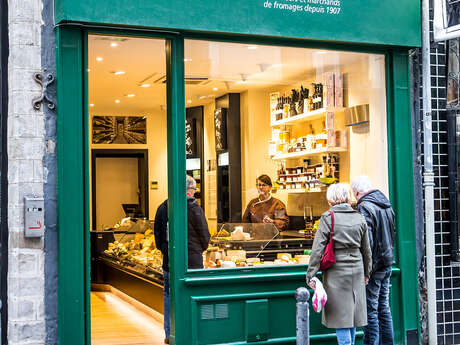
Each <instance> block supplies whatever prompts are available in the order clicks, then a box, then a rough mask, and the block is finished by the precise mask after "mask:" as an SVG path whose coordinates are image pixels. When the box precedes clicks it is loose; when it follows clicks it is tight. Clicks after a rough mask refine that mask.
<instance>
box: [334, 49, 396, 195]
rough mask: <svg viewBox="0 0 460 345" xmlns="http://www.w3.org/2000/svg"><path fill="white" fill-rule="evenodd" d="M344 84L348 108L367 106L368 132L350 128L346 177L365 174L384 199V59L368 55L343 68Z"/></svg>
mask: <svg viewBox="0 0 460 345" xmlns="http://www.w3.org/2000/svg"><path fill="white" fill-rule="evenodd" d="M343 71H344V73H345V75H346V77H347V78H346V81H347V84H348V103H349V106H354V105H359V104H365V103H369V116H370V121H369V131H367V132H364V133H359V128H356V127H352V128H351V129H350V132H349V134H350V136H349V138H350V141H349V144H350V147H351V148H352V149H351V150H349V152H350V163H349V166H350V178H351V179H353V178H354V177H356V176H359V175H368V176H369V178H370V179H371V181H372V183H373V187H374V188H376V189H380V190H381V191H382V192H383V193H384V194H386V195H387V196H388V191H389V188H388V139H387V116H386V90H385V60H384V57H383V56H380V55H369V56H366V57H364V58H363V60H362V62H361V63H358V64H353V65H349V66H345V67H344V69H343Z"/></svg>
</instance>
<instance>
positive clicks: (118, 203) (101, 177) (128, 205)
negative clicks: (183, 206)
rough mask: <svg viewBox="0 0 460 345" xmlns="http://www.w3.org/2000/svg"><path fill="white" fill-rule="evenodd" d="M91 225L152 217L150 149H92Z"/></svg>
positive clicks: (102, 226) (98, 226) (106, 225)
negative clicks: (149, 183) (150, 212)
mask: <svg viewBox="0 0 460 345" xmlns="http://www.w3.org/2000/svg"><path fill="white" fill-rule="evenodd" d="M91 167H92V168H91V171H92V174H91V178H92V181H93V183H92V193H91V194H92V203H93V204H92V210H93V214H92V229H93V230H104V229H107V228H110V227H112V226H113V225H114V224H117V222H119V221H120V220H121V219H122V218H124V217H133V218H146V219H148V218H149V199H148V196H147V192H148V150H97V149H95V150H92V162H91Z"/></svg>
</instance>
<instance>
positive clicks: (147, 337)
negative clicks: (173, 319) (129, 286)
mask: <svg viewBox="0 0 460 345" xmlns="http://www.w3.org/2000/svg"><path fill="white" fill-rule="evenodd" d="M163 341H164V330H163V323H162V322H158V321H157V320H156V319H154V318H153V317H151V316H149V315H147V314H145V313H144V312H142V311H139V310H138V309H136V308H135V307H133V306H132V305H130V304H129V303H127V302H125V301H123V300H122V299H120V298H119V297H117V296H115V295H114V294H113V293H110V292H91V344H92V345H160V344H163Z"/></svg>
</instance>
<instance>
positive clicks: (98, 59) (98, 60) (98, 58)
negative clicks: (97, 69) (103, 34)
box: [96, 56, 104, 62]
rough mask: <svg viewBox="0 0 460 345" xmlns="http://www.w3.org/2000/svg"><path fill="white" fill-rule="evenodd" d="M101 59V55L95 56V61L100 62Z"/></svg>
mask: <svg viewBox="0 0 460 345" xmlns="http://www.w3.org/2000/svg"><path fill="white" fill-rule="evenodd" d="M102 60H104V59H103V58H102V57H100V56H98V57H97V58H96V61H97V62H101V61H102Z"/></svg>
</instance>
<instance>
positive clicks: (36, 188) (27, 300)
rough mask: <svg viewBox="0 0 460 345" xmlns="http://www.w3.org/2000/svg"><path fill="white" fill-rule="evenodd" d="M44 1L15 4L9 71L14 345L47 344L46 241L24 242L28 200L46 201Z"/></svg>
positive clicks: (11, 16) (10, 312) (11, 321)
mask: <svg viewBox="0 0 460 345" xmlns="http://www.w3.org/2000/svg"><path fill="white" fill-rule="evenodd" d="M42 7H43V3H42V1H40V0H11V1H9V13H8V16H9V43H10V56H9V60H8V61H9V70H8V83H9V90H8V97H9V114H8V147H7V152H8V227H9V256H8V259H9V266H8V343H9V344H10V345H22V344H37V345H38V344H45V343H46V340H45V338H46V322H45V302H44V301H45V298H44V296H45V288H44V287H45V273H44V272H45V270H44V263H45V254H44V240H43V239H27V238H25V237H24V218H23V208H24V205H23V198H24V196H25V195H37V196H43V192H44V180H45V176H44V173H43V172H44V166H43V160H44V155H45V153H46V148H45V117H44V113H43V111H42V110H40V111H36V110H34V109H33V107H32V99H33V98H35V97H38V96H40V94H41V87H40V86H39V85H38V84H37V83H36V82H35V81H34V79H33V74H34V73H35V72H42V58H41V27H42V22H43V21H42V15H41V11H42Z"/></svg>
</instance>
